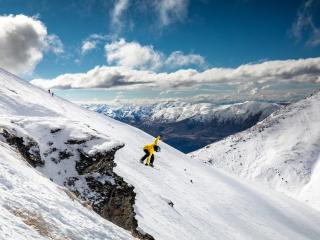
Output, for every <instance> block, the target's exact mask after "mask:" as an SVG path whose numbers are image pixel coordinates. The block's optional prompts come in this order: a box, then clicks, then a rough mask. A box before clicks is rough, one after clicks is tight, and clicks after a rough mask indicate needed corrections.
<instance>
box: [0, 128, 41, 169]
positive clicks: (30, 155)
mask: <svg viewBox="0 0 320 240" xmlns="http://www.w3.org/2000/svg"><path fill="white" fill-rule="evenodd" d="M0 134H1V135H2V136H3V137H4V138H5V139H6V141H7V143H8V144H9V145H11V146H14V147H15V148H16V149H17V150H18V151H19V152H20V154H21V155H22V156H23V157H24V159H25V160H26V161H27V162H28V163H29V164H31V166H33V167H38V166H43V165H44V161H43V160H42V159H41V156H40V149H39V145H38V144H37V142H36V141H34V140H33V139H32V138H30V137H26V138H25V139H24V138H23V137H17V136H16V135H15V134H14V131H10V130H7V129H2V131H1V132H0Z"/></svg>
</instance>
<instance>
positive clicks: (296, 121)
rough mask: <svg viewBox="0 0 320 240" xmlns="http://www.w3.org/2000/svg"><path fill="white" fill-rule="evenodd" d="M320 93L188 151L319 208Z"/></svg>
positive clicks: (192, 154) (195, 156)
mask: <svg viewBox="0 0 320 240" xmlns="http://www.w3.org/2000/svg"><path fill="white" fill-rule="evenodd" d="M319 109H320V93H319V92H317V93H315V94H314V95H313V96H310V97H308V98H306V99H304V100H301V101H299V102H297V103H294V104H291V105H289V106H287V107H285V108H283V109H281V110H279V111H277V112H275V113H273V114H272V115H270V116H269V117H268V118H266V119H265V120H264V121H262V122H260V123H258V124H257V125H256V126H254V127H252V128H251V129H249V130H247V131H244V132H242V133H239V134H236V135H233V136H230V137H227V138H226V139H224V140H222V141H220V142H217V143H214V144H211V145H209V146H207V147H205V148H203V149H201V150H198V151H196V152H194V153H191V154H190V155H191V156H192V157H194V158H197V159H201V160H203V161H205V162H207V163H211V165H212V166H215V167H218V168H222V169H224V170H227V171H229V172H231V173H233V174H236V175H239V176H241V177H245V178H247V179H250V180H253V181H256V182H259V183H263V184H265V185H268V186H270V187H271V188H273V189H276V190H278V191H280V192H282V193H285V194H287V195H288V196H290V197H293V198H295V199H297V200H300V201H302V202H304V203H306V204H308V205H310V206H312V207H314V208H316V209H318V210H320V189H319V187H318V183H319V179H320V171H319V170H320V169H319V164H320V163H319V160H320V125H319V122H320V112H319Z"/></svg>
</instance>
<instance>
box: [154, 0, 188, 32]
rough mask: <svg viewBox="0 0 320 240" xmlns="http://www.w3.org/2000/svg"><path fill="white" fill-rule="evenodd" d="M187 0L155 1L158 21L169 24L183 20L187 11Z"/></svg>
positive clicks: (165, 24)
mask: <svg viewBox="0 0 320 240" xmlns="http://www.w3.org/2000/svg"><path fill="white" fill-rule="evenodd" d="M188 5H189V0H159V1H156V9H157V10H158V14H159V19H160V23H161V25H162V26H167V25H170V24H171V23H173V22H175V21H177V20H178V21H183V20H184V19H185V17H186V15H187V13H188Z"/></svg>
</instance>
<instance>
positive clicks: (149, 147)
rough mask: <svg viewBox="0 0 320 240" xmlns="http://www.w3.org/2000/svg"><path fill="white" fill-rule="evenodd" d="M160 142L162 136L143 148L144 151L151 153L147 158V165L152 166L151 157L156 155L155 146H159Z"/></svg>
mask: <svg viewBox="0 0 320 240" xmlns="http://www.w3.org/2000/svg"><path fill="white" fill-rule="evenodd" d="M159 140H160V136H158V137H157V138H156V139H155V140H154V142H153V143H151V144H148V145H145V146H144V147H143V149H145V150H148V152H149V156H148V158H147V164H150V160H151V156H152V154H153V153H154V146H156V145H158V142H159Z"/></svg>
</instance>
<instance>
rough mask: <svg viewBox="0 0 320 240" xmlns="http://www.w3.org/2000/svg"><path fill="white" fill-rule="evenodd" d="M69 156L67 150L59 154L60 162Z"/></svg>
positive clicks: (70, 153) (69, 153)
mask: <svg viewBox="0 0 320 240" xmlns="http://www.w3.org/2000/svg"><path fill="white" fill-rule="evenodd" d="M71 156H73V154H72V152H68V150H67V149H64V150H63V151H60V152H59V159H60V160H64V159H68V158H69V157H71Z"/></svg>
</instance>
